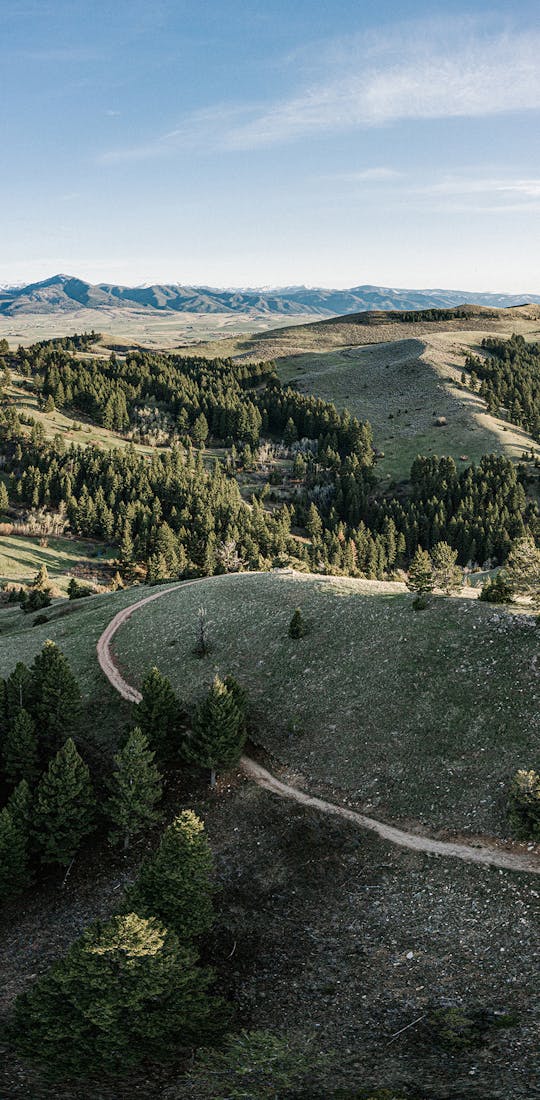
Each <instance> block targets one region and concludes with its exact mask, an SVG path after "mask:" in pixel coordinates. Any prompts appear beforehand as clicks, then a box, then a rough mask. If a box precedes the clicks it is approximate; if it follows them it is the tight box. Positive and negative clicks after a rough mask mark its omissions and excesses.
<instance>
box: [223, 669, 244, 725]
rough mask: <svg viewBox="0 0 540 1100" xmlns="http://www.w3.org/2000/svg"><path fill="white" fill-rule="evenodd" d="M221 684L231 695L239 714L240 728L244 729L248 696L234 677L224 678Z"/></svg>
mask: <svg viewBox="0 0 540 1100" xmlns="http://www.w3.org/2000/svg"><path fill="white" fill-rule="evenodd" d="M223 683H224V684H225V687H226V688H227V691H228V692H230V694H231V695H232V697H233V699H234V701H235V703H236V706H237V707H238V711H239V714H240V727H241V729H245V728H246V725H247V711H248V694H247V691H245V690H244V688H243V687H242V686H241V684H239V683H238V680H236V679H235V677H234V676H231V675H228V676H226V677H225V679H224V681H223Z"/></svg>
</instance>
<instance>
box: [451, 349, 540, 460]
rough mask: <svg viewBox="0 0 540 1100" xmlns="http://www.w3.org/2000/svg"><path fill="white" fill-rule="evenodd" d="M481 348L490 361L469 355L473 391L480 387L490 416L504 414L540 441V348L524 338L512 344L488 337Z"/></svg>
mask: <svg viewBox="0 0 540 1100" xmlns="http://www.w3.org/2000/svg"><path fill="white" fill-rule="evenodd" d="M482 347H483V348H485V350H486V351H487V352H489V356H488V358H485V359H481V358H480V357H479V356H477V355H468V356H467V359H466V362H465V366H466V369H467V370H468V371H470V376H471V377H470V381H471V386H472V388H473V389H476V387H477V386H478V379H480V384H479V386H478V390H479V393H480V396H481V397H483V398H484V400H485V401H487V404H488V409H489V411H490V412H491V413H494V414H495V415H498V414H499V413H500V411H501V410H504V411H505V413H506V415H507V417H508V419H509V420H510V421H511V422H512V424H517V425H518V427H520V428H525V429H526V430H527V431H528V432H530V433H531V435H532V437H533V439H536V440H538V441H540V344H529V343H527V341H526V340H524V338H523V336H517V335H514V336H512V337H511V339H510V340H501V339H497V338H493V337H487V338H486V339H484V340H482Z"/></svg>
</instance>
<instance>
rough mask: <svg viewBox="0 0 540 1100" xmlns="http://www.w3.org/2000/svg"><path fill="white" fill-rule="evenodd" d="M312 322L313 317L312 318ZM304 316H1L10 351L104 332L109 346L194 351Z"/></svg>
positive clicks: (89, 312) (117, 312) (82, 312)
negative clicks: (184, 347) (193, 348)
mask: <svg viewBox="0 0 540 1100" xmlns="http://www.w3.org/2000/svg"><path fill="white" fill-rule="evenodd" d="M308 319H309V318H308ZM305 320H306V316H305V314H304V315H302V316H301V317H300V316H299V317H293V316H284V317H280V316H279V315H276V314H275V313H274V314H272V315H271V316H269V317H257V316H253V315H250V314H232V313H173V312H164V313H163V314H160V313H158V312H157V311H154V312H151V311H149V310H144V309H140V310H138V309H128V308H125V307H123V308H119V309H107V310H103V309H99V310H97V309H79V310H74V311H72V312H70V313H61V312H57V313H49V314H47V313H25V314H22V313H20V314H17V316H16V317H2V316H0V339H2V337H5V339H6V340H8V342H9V344H10V347H12V348H15V347H18V345H19V344H23V345H27V344H34V343H35V342H36V341H38V340H51V339H53V337H55V336H73V334H74V333H76V332H91V331H92V329H93V330H94V331H95V332H101V333H103V334H104V336H105V338H106V341H107V342H108V343H114V344H120V345H122V344H125V345H126V346H133V345H140V346H141V347H145V348H174V347H176V345H178V344H184V345H187V346H190V345H191V344H193V343H199V342H201V341H203V342H204V341H206V340H216V339H221V338H223V337H231V336H235V335H238V334H244V335H245V334H249V333H253V332H264V331H266V330H267V329H270V328H272V329H273V328H275V327H276V324H277V325H282V326H284V327H286V326H288V325H295V324H298V323H299V322H300V321H305Z"/></svg>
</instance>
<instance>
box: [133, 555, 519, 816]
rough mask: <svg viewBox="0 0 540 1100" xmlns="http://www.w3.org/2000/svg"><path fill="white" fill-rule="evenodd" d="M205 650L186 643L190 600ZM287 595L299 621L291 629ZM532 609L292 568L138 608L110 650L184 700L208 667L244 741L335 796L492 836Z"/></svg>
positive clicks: (196, 692)
mask: <svg viewBox="0 0 540 1100" xmlns="http://www.w3.org/2000/svg"><path fill="white" fill-rule="evenodd" d="M201 605H203V606H204V607H205V608H206V609H207V612H208V616H209V619H210V623H211V631H210V633H211V640H212V643H213V650H212V653H211V654H210V656H209V657H208V658H207V659H206V660H204V661H201V660H199V659H197V658H196V657H195V656H194V655H193V652H192V650H193V646H194V640H195V631H196V618H197V609H198V608H199V607H200V606H201ZM296 606H300V607H301V609H302V612H303V614H304V616H305V618H306V620H307V622H308V623H309V624H310V634H309V635H308V636H307V637H306V638H305V639H303V640H300V641H298V642H293V641H291V640H290V639H289V638H288V637H287V626H288V622H289V620H290V617H291V615H292V612H293V610H294V608H295V607H296ZM536 633H537V631H536V626H535V620H534V618H533V617H531V616H529V615H527V614H523V613H510V612H508V611H507V610H503V609H500V608H496V607H492V606H489V605H483V604H479V603H478V602H477V601H473V600H469V599H445V598H443V597H434V598H433V599H432V601H431V604H430V607H429V608H428V610H426V611H425V612H423V613H418V614H415V612H414V611H413V610H412V607H411V597H410V595H409V594H406V593H404V591H403V588H402V586H399V585H391V584H387V585H380V584H376V583H375V584H373V583H370V582H365V581H364V582H362V581H353V580H347V579H343V578H338V579H329V578H317V577H313V576H306V575H301V574H295V575H288V576H287V575H275V574H269V575H266V574H265V575H262V576H247V575H245V576H241V575H240V576H239V575H232V576H230V577H227V578H219V579H218V580H210V581H208V582H206V583H204V584H200V585H196V586H193V587H192V588H186V589H185V590H182V589H181V588H179V589H178V590H176V591H174V592H173V593H171V595H170V596H167V597H164V598H163V599H162V600H159V601H157V602H156V603H154V604H150V605H148V607H146V608H142V609H141V610H140V611H138V612H137V614H136V615H134V616H133V619H132V620H131V621H130V622H128V623H126V624H125V625H124V626H123V627H122V629H121V630H120V631H119V633H118V634H117V636H116V637H115V639H114V642H113V652H114V653H115V656H116V660H117V662H118V664H119V667H120V669H121V670H122V671H126V672H129V674H130V676H129V677H128V678H130V679H131V682H133V683H138V682H140V679H141V677H142V675H143V674H144V672H145V670H146V669H147V668H148V667H150V666H151V665H152V664H157V665H158V667H159V668H160V669H161V671H162V672H164V673H165V674H167V675H168V676H170V678H171V680H172V682H173V684H174V686H175V688H176V690H177V691H178V693H179V694H180V696H181V697H182V698H184V699H185V700H186V701H187V702H189V703H190V704H193V703H194V702H195V700H196V699H197V698H198V697H199V696H200V695H201V693H202V691H203V690H204V689H205V688H206V687H207V685H208V684H209V682H210V681H211V679H212V677H213V676H214V675H215V673H216V672H219V673H220V674H221V675H225V674H227V673H228V672H231V673H232V674H233V675H235V676H237V678H238V679H239V680H240V681H241V683H242V684H244V685H245V687H246V688H247V689H248V692H249V696H250V701H251V707H252V725H253V738H254V740H255V741H256V742H259V743H261V744H262V745H263V746H264V747H265V748H266V749H268V750H269V751H270V752H271V753H272V755H273V756H274V757H276V758H277V759H279V760H280V761H282V762H283V763H284V764H286V765H287V766H288V768H290V769H291V770H292V775H293V781H294V776H295V774H296V773H300V776H302V777H304V778H305V779H306V781H308V782H309V785H310V789H311V790H313V784H314V783H315V784H319V785H322V786H321V790H323V791H324V792H326V793H327V794H328V795H329V797H330V798H331V795H332V792H333V793H334V794H335V796H336V797H335V798H333V799H332V798H331V800H334V801H340V800H341V799H342V798H343V797H349V798H351V799H352V800H353V802H354V804H355V805H357V806H358V807H359V808H361V809H362V810H363V811H365V812H366V813H369V814H371V815H372V816H374V817H378V818H385V817H386V818H387V819H389V820H390V821H393V822H395V823H402V824H406V823H407V822H419V823H420V824H421V825H423V826H424V827H425V828H426V829H428V831H429V830H433V829H440V830H443V832H444V830H450V831H451V832H452V831H453V832H455V831H456V830H457V831H460V832H463V833H464V834H473V835H474V834H479V833H482V832H488V833H493V834H495V835H502V836H504V835H506V834H507V824H506V814H505V792H506V789H507V785H508V782H509V779H510V777H511V775H512V774H513V773H514V771H515V770H516V769H517V768H518V767H522V766H528V767H532V766H535V764H537V762H538V760H537V757H538V749H537V739H538V728H539V727H538V698H539V694H540V685H539V684H538V672H537V664H536V660H537V657H536V655H537V637H536Z"/></svg>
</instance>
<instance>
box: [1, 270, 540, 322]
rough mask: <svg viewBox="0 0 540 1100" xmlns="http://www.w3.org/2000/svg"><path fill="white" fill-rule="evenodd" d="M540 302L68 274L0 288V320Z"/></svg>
mask: <svg viewBox="0 0 540 1100" xmlns="http://www.w3.org/2000/svg"><path fill="white" fill-rule="evenodd" d="M525 302H527V303H529V302H533V303H536V304H538V303H540V295H536V294H526V295H516V294H479V293H477V292H476V291H474V292H471V291H466V290H402V289H401V288H399V287H384V286H369V285H367V286H356V287H351V289H350V290H326V289H324V288H322V287H305V286H288V287H276V288H270V289H268V288H264V289H262V290H259V289H251V288H246V289H238V290H236V289H230V290H219V289H214V288H213V287H207V286H180V285H179V284H166V283H164V284H155V285H152V286H137V287H126V286H116V285H115V284H112V283H97V284H95V285H94V284H92V283H87V282H85V281H84V280H83V279H77V278H75V277H73V276H71V275H54V276H53V277H52V278H51V279H44V280H43V281H42V282H39V283H29V284H28V285H27V286H12V287H9V286H8V287H1V288H0V316H1V315H3V316H6V317H16V316H18V315H20V314H52V313H74V312H75V311H77V310H81V309H94V310H98V311H99V310H103V311H107V310H110V309H115V310H116V309H119V308H120V309H136V310H143V311H150V312H152V313H154V312H158V313H165V312H167V313H170V312H172V313H200V314H204V313H207V314H210V313H230V314H240V313H241V314H244V315H246V314H247V315H249V316H253V317H267V316H269V315H272V314H276V315H277V316H281V317H284V316H295V317H297V316H301V315H306V316H310V317H321V318H322V317H336V316H341V315H344V314H348V313H359V312H361V311H363V310H374V309H378V310H401V309H407V310H408V309H430V308H444V307H452V306H458V305H464V304H465V303H474V304H476V305H481V306H491V307H492V308H506V307H508V306H517V305H523V304H525Z"/></svg>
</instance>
